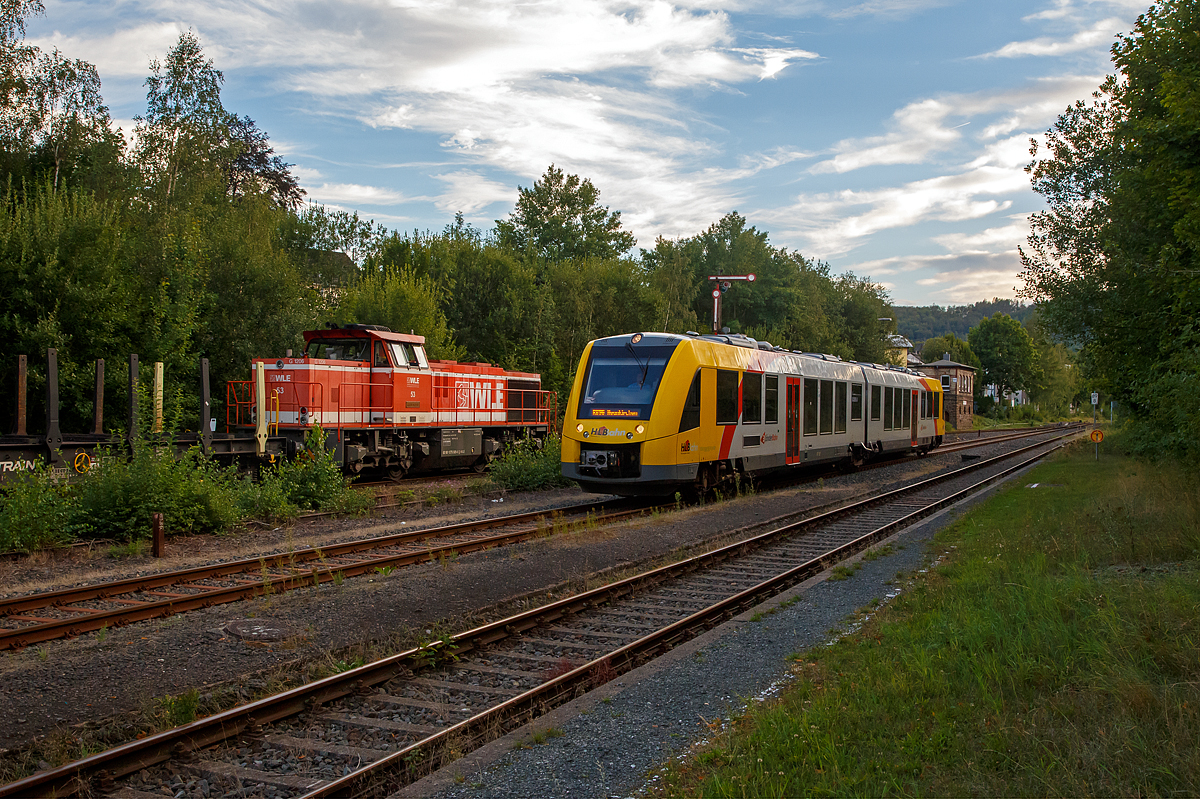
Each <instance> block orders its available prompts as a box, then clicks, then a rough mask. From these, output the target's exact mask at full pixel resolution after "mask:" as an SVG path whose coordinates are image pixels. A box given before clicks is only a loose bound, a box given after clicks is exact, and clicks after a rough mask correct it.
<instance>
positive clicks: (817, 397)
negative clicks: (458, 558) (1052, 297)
mask: <svg viewBox="0 0 1200 800" xmlns="http://www.w3.org/2000/svg"><path fill="white" fill-rule="evenodd" d="M940 401H941V386H940V385H939V384H938V383H937V382H935V381H931V380H929V379H926V378H923V377H922V376H919V375H917V374H915V373H912V372H910V371H908V370H901V369H896V368H890V367H884V366H881V365H869V364H858V363H850V362H844V361H841V360H840V359H837V358H834V357H831V356H821V355H814V354H805V353H797V352H790V351H785V350H783V349H781V348H777V347H772V346H770V345H768V344H766V343H760V342H756V341H754V340H753V339H749V338H747V337H744V336H736V335H732V336H731V335H724V336H701V335H699V334H689V335H687V336H677V335H674V334H659V333H645V334H633V335H627V336H615V337H609V338H607V339H600V340H597V341H595V342H593V343H591V344H590V345H589V347H588V348H587V349H586V350H585V352H584V354H583V357H582V359H581V361H580V368H579V371H578V373H577V378H576V381H575V386H574V388H573V389H572V392H571V397H570V399H569V401H568V406H567V411H566V420H565V423H564V433H563V450H562V470H563V474H564V475H565V476H567V477H569V478H573V479H575V480H577V481H579V483H580V485H581V486H583V488H585V489H587V490H590V491H597V492H613V493H616V494H629V495H634V494H669V493H671V492H674V491H677V490H679V489H681V488H684V487H692V486H695V487H698V488H700V489H706V488H708V487H710V486H713V485H715V484H717V483H719V482H721V481H723V480H726V479H728V478H730V477H732V476H735V475H737V474H745V475H757V474H763V473H767V472H772V471H777V470H784V469H788V468H794V467H797V466H799V465H803V464H822V463H844V464H845V465H847V466H853V465H858V464H861V463H862V462H863V461H865V460H866V459H868V458H870V457H874V456H877V455H881V454H885V453H902V452H914V451H916V452H927V451H928V450H929V449H930V448H932V447H934V446H936V445H937V444H938V443H940V441H941V436H942V433H943V426H942V423H941V420H940V413H939V412H940V407H941V406H940Z"/></svg>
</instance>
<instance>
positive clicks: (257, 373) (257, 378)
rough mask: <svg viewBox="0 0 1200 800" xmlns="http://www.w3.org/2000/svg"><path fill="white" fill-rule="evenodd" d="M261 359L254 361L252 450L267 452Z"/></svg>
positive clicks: (265, 388)
mask: <svg viewBox="0 0 1200 800" xmlns="http://www.w3.org/2000/svg"><path fill="white" fill-rule="evenodd" d="M264 369H265V368H264V365H263V362H261V361H256V362H254V390H255V395H256V397H255V398H254V452H255V453H256V454H257V455H259V456H265V455H266V454H267V379H266V372H265V371H264Z"/></svg>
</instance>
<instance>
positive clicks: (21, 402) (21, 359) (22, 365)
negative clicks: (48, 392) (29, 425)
mask: <svg viewBox="0 0 1200 800" xmlns="http://www.w3.org/2000/svg"><path fill="white" fill-rule="evenodd" d="M28 386H29V356H17V425H16V430H15V431H13V433H15V434H16V435H17V436H25V435H26V428H25V417H26V413H25V412H26V409H25V394H26V389H27V388H28Z"/></svg>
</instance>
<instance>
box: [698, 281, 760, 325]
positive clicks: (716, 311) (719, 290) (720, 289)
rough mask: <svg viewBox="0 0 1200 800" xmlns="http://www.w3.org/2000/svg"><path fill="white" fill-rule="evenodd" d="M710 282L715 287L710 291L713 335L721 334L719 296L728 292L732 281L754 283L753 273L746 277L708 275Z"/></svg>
mask: <svg viewBox="0 0 1200 800" xmlns="http://www.w3.org/2000/svg"><path fill="white" fill-rule="evenodd" d="M708 279H709V280H710V281H716V283H717V285H716V286H715V287H714V288H713V290H712V296H713V320H712V324H713V333H720V332H721V295H723V294H725V292H727V291H729V287H730V286H732V285H733V283H732V281H748V282H750V283H754V273H753V272H751V273H750V274H748V275H709V276H708Z"/></svg>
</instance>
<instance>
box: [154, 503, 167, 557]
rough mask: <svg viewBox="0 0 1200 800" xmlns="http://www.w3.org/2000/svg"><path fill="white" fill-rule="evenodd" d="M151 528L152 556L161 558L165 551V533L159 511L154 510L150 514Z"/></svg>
mask: <svg viewBox="0 0 1200 800" xmlns="http://www.w3.org/2000/svg"><path fill="white" fill-rule="evenodd" d="M150 520H151V528H152V530H153V533H154V543H153V547H154V550H153V552H154V557H155V558H162V557H163V555H164V554H165V553H166V551H167V535H166V533H165V532H164V531H163V515H162V513H161V512H158V511H156V512H154V513H153V514H151V515H150Z"/></svg>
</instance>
